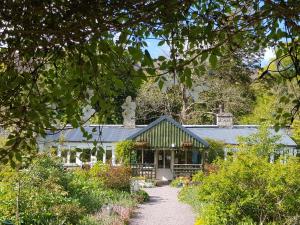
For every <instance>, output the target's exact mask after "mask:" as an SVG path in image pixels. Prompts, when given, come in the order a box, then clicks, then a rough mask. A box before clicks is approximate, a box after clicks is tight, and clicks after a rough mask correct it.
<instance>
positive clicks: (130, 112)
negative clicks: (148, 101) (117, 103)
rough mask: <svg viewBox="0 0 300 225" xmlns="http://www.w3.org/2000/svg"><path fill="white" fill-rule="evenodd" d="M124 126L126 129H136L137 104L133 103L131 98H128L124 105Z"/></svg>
mask: <svg viewBox="0 0 300 225" xmlns="http://www.w3.org/2000/svg"><path fill="white" fill-rule="evenodd" d="M122 109H123V112H122V115H123V125H124V127H126V128H135V109H136V104H135V102H134V101H132V99H131V96H127V98H126V100H125V102H124V104H123V105H122Z"/></svg>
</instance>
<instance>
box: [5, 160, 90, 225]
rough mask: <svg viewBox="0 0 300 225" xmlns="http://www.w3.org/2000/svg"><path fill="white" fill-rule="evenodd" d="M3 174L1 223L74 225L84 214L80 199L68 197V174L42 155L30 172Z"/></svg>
mask: <svg viewBox="0 0 300 225" xmlns="http://www.w3.org/2000/svg"><path fill="white" fill-rule="evenodd" d="M0 174H1V175H0V177H1V178H0V179H1V180H0V187H1V192H0V202H1V204H0V205H1V208H0V209H1V211H0V221H4V220H12V221H13V222H16V221H20V222H21V223H22V224H59V223H61V222H60V221H66V223H69V224H75V223H76V221H78V219H80V218H81V217H82V215H83V213H84V212H85V209H84V208H83V207H81V206H80V204H79V202H78V200H77V199H73V198H71V197H70V196H69V195H68V192H67V190H66V187H67V183H68V175H67V174H66V173H65V172H64V171H63V168H62V166H61V163H60V161H58V160H53V159H51V158H50V157H49V156H47V155H41V156H39V157H38V158H37V159H35V160H34V161H33V164H32V165H31V166H30V167H29V168H27V169H24V170H22V171H15V170H13V169H11V168H9V167H5V168H2V169H1V171H0ZM17 202H18V204H17ZM17 206H18V207H17ZM16 214H19V215H20V219H18V218H16V216H15V215H16Z"/></svg>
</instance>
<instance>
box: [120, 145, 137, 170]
mask: <svg viewBox="0 0 300 225" xmlns="http://www.w3.org/2000/svg"><path fill="white" fill-rule="evenodd" d="M134 149H135V143H134V141H131V140H126V141H121V142H119V143H118V144H117V146H116V158H117V160H118V161H119V162H120V163H122V164H125V165H127V164H129V163H130V155H131V154H132V152H133V151H134Z"/></svg>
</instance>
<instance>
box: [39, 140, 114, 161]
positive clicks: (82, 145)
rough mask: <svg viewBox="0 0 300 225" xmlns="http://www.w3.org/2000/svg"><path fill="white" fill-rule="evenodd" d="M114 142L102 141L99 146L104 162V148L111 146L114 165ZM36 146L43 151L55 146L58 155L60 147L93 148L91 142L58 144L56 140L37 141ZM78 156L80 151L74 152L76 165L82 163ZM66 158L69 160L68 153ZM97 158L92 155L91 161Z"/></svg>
mask: <svg viewBox="0 0 300 225" xmlns="http://www.w3.org/2000/svg"><path fill="white" fill-rule="evenodd" d="M116 144H117V143H116V142H111V143H102V144H101V147H102V148H103V149H104V151H105V152H104V154H103V160H102V161H103V162H104V163H105V162H106V149H109V148H111V150H112V164H113V165H115V164H116V156H115V148H116ZM38 147H39V150H41V151H44V150H47V149H49V148H51V147H57V149H58V156H61V151H60V150H61V149H70V150H72V149H76V148H81V149H84V148H91V149H92V148H93V147H94V145H93V143H89V142H64V143H63V144H60V143H58V142H49V143H42V142H39V144H38ZM79 156H80V152H77V153H76V164H78V165H82V162H81V161H80V159H79ZM67 158H68V160H67V162H70V153H69V154H68V157H67ZM96 160H97V159H96V157H95V156H92V159H91V161H92V162H95V161H96Z"/></svg>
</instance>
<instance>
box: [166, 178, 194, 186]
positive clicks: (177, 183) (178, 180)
mask: <svg viewBox="0 0 300 225" xmlns="http://www.w3.org/2000/svg"><path fill="white" fill-rule="evenodd" d="M189 182H190V179H189V178H188V177H176V179H174V180H172V182H171V184H170V185H171V187H183V186H185V185H188V184H189Z"/></svg>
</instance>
